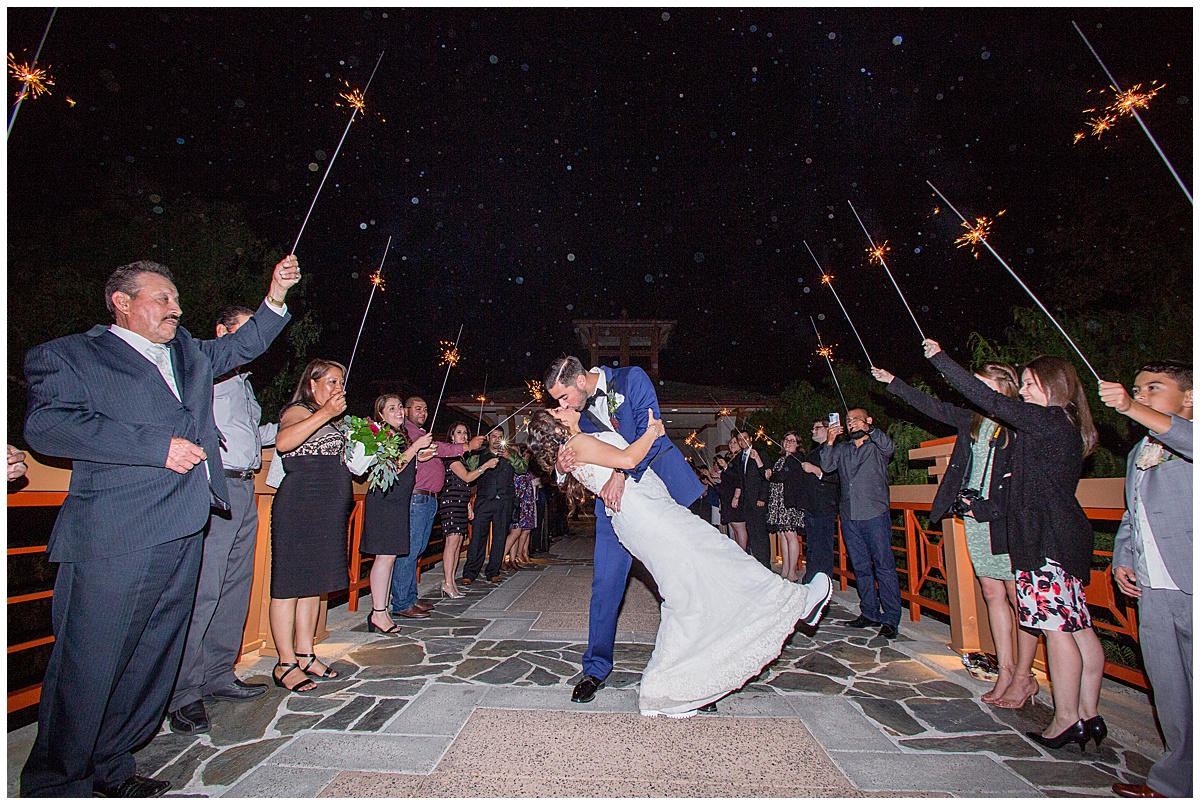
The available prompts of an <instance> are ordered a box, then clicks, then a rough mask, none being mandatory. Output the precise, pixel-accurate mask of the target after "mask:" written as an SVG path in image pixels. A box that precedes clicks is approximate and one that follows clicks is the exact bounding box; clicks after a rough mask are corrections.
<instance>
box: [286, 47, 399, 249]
mask: <svg viewBox="0 0 1200 805" xmlns="http://www.w3.org/2000/svg"><path fill="white" fill-rule="evenodd" d="M386 52H387V51H380V52H379V59H378V60H377V61H376V62H375V69H374V70H372V71H371V77H370V78H368V79H367V85H366V86H365V87H363V91H362V98H363V100H366V97H367V90H369V89H370V88H371V82H372V81H373V80H375V71H376V70H378V69H379V64H380V62H382V61H383V54H384V53H386ZM357 115H358V107H357V106H355V107H354V111H353V112H351V113H350V120H349V122H347V123H346V130H345V131H343V132H342V139H340V140H338V144H337V148H335V149H333V158H332V159H330V160H329V164H328V165H326V166H325V175H324V176H322V177H321V184H319V185H317V193H316V195H314V196H313V200H312V204H309V205H308V212H307V213H306V214H305V216H304V223H302V224H300V231H299V232H298V233H297V234H296V242H295V243H293V244H292V251H291V252H290V254H295V253H296V247H297V246H299V245H300V236H301V235H303V234H304V227H306V226H308V219H309V217H310V216H311V215H312V211H313V208H314V207H316V206H317V199H319V198H320V197H321V190H322V188H324V187H325V180H326V179H328V178H329V171H331V170H333V163H334V160H336V159H337V158H338V154H339V153H340V152H341V150H342V143H344V142H346V135H347V134H349V133H350V127H351V126H353V125H354V118H355V117H356V116H357Z"/></svg>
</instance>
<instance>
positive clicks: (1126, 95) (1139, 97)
mask: <svg viewBox="0 0 1200 805" xmlns="http://www.w3.org/2000/svg"><path fill="white" fill-rule="evenodd" d="M1071 25H1073V26H1074V27H1075V32H1076V33H1078V34H1079V38H1080V39H1082V40H1083V44H1085V45H1087V48H1088V50H1090V51H1091V52H1092V55H1093V56H1095V57H1096V61H1097V62H1099V63H1100V67H1101V68H1102V69H1103V70H1104V74H1105V75H1107V76H1108V80H1109V82H1110V85H1111V86H1112V90H1113V92H1114V93H1116V100H1115V101H1114V104H1115V107H1111V106H1110V107H1109V108H1110V109H1111V108H1116V109H1117V111H1118V112H1119V113H1120V114H1128V115H1131V116H1132V117H1133V119H1134V120H1136V121H1137V122H1138V125H1139V126H1141V127H1142V131H1144V132H1145V133H1146V138H1147V139H1148V140H1150V144H1151V145H1152V146H1154V150H1155V151H1157V152H1158V156H1159V158H1161V159H1162V161H1163V164H1164V165H1166V166H1167V170H1168V171H1170V172H1171V176H1172V178H1174V179H1175V182H1176V183H1177V184H1178V185H1179V189H1180V190H1182V191H1183V194H1184V195H1185V196H1187V200H1188V203H1189V204H1191V203H1193V202H1192V191H1191V190H1188V187H1187V185H1185V184H1184V183H1183V179H1182V178H1181V177H1180V176H1179V172H1178V171H1176V170H1175V166H1174V165H1172V164H1171V160H1169V159H1167V155H1166V154H1165V153H1164V152H1163V150H1162V147H1161V146H1159V144H1158V140H1155V139H1154V135H1153V134H1151V133H1150V129H1149V128H1147V127H1146V123H1145V122H1144V121H1143V120H1142V116H1141V115H1139V114H1138V113H1137V110H1138V109H1139V108H1142V109H1144V108H1146V107H1145V104H1148V103H1149V102H1150V99H1151V98H1153V97H1154V95H1155V93H1157V92H1158V90H1159V89H1161V88H1162V87H1156V86H1151V88H1150V89H1149V90H1147V91H1146V92H1144V93H1142V92H1140V89H1141V84H1138V85H1137V86H1135V87H1133V89H1131V90H1129V91H1128V92H1122V91H1121V87H1120V86H1119V85H1118V84H1117V79H1116V78H1114V77H1113V74H1112V72H1111V71H1110V70H1109V69H1108V65H1106V64H1105V63H1104V59H1101V58H1100V54H1099V53H1097V52H1096V49H1095V48H1094V47H1092V43H1091V42H1089V41H1088V38H1087V37H1086V36H1084V33H1083V29H1082V28H1080V27H1079V24H1078V23H1077V22H1075V21H1074V20H1071ZM1097 136H1099V135H1097ZM1088 368H1091V367H1090V366H1089V367H1088Z"/></svg>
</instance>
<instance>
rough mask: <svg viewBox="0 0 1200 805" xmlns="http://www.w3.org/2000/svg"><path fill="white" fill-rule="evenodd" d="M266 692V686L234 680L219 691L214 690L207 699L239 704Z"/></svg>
mask: <svg viewBox="0 0 1200 805" xmlns="http://www.w3.org/2000/svg"><path fill="white" fill-rule="evenodd" d="M266 692H267V686H266V685H252V684H250V683H249V682H243V681H242V680H240V679H235V680H233V681H232V682H230V683H229V684H228V685H226V686H225V687H223V688H221V689H220V690H214V691H213V692H212V693H210V694H208V696H207V697H206V698H209V699H225V700H228V701H234V702H240V701H242V700H243V699H253V698H255V697H257V696H261V695H263V694H264V693H266Z"/></svg>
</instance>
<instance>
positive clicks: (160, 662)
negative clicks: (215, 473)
mask: <svg viewBox="0 0 1200 805" xmlns="http://www.w3.org/2000/svg"><path fill="white" fill-rule="evenodd" d="M202 548H203V535H202V534H194V535H192V536H190V537H184V538H183V539H177V540H174V541H172V542H166V543H163V544H161V545H155V546H153V547H150V548H145V549H143V550H140V551H135V552H133V553H130V554H125V555H123V556H113V557H104V558H99V559H90V560H87V561H84V562H63V563H60V564H59V568H58V577H57V578H56V579H55V581H54V601H53V608H52V614H51V619H52V621H53V625H54V650H53V651H52V653H51V654H50V662H49V664H48V665H47V666H46V675H45V677H44V678H43V681H42V696H41V702H40V703H39V705H38V733H37V738H36V739H35V740H34V742H33V751H32V752H30V754H29V760H28V761H26V763H25V768H24V769H23V770H22V771H21V796H22V797H90V796H92V787H93V785H106V786H116V785H120V784H121V783H123V782H125V781H126V780H127V779H129V778H130V777H131V776H133V773H134V759H133V750H134V749H137V748H139V747H140V746H141V745H142V744H144V743H146V742H147V741H149V740H150V739H151V738H152V737H153V736H154V734H155V732H157V731H158V725H159V723H160V722H161V721H162V718H163V714H164V713H166V710H167V700H168V699H169V698H170V696H171V689H172V688H173V687H174V686H175V675H176V673H178V671H179V663H180V660H181V659H182V658H183V647H184V639H185V637H186V636H187V627H188V620H189V619H190V618H191V615H192V603H193V602H194V601H195V598H196V581H197V579H198V578H199V576H200V556H201V551H202Z"/></svg>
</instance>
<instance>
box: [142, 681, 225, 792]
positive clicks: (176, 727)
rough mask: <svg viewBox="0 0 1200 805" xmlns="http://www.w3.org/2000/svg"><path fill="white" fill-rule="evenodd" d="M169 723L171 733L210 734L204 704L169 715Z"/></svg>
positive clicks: (196, 704)
mask: <svg viewBox="0 0 1200 805" xmlns="http://www.w3.org/2000/svg"><path fill="white" fill-rule="evenodd" d="M167 723H168V724H170V725H171V732H177V733H179V734H180V735H195V734H197V733H200V732H208V713H206V712H204V702H202V701H195V702H192V703H191V704H185V705H184V706H183V707H180V708H179V709H178V710H174V711H172V712H170V713H167ZM141 779H143V780H145V779H148V778H145V777H143V778H141ZM127 796H128V795H127Z"/></svg>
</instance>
